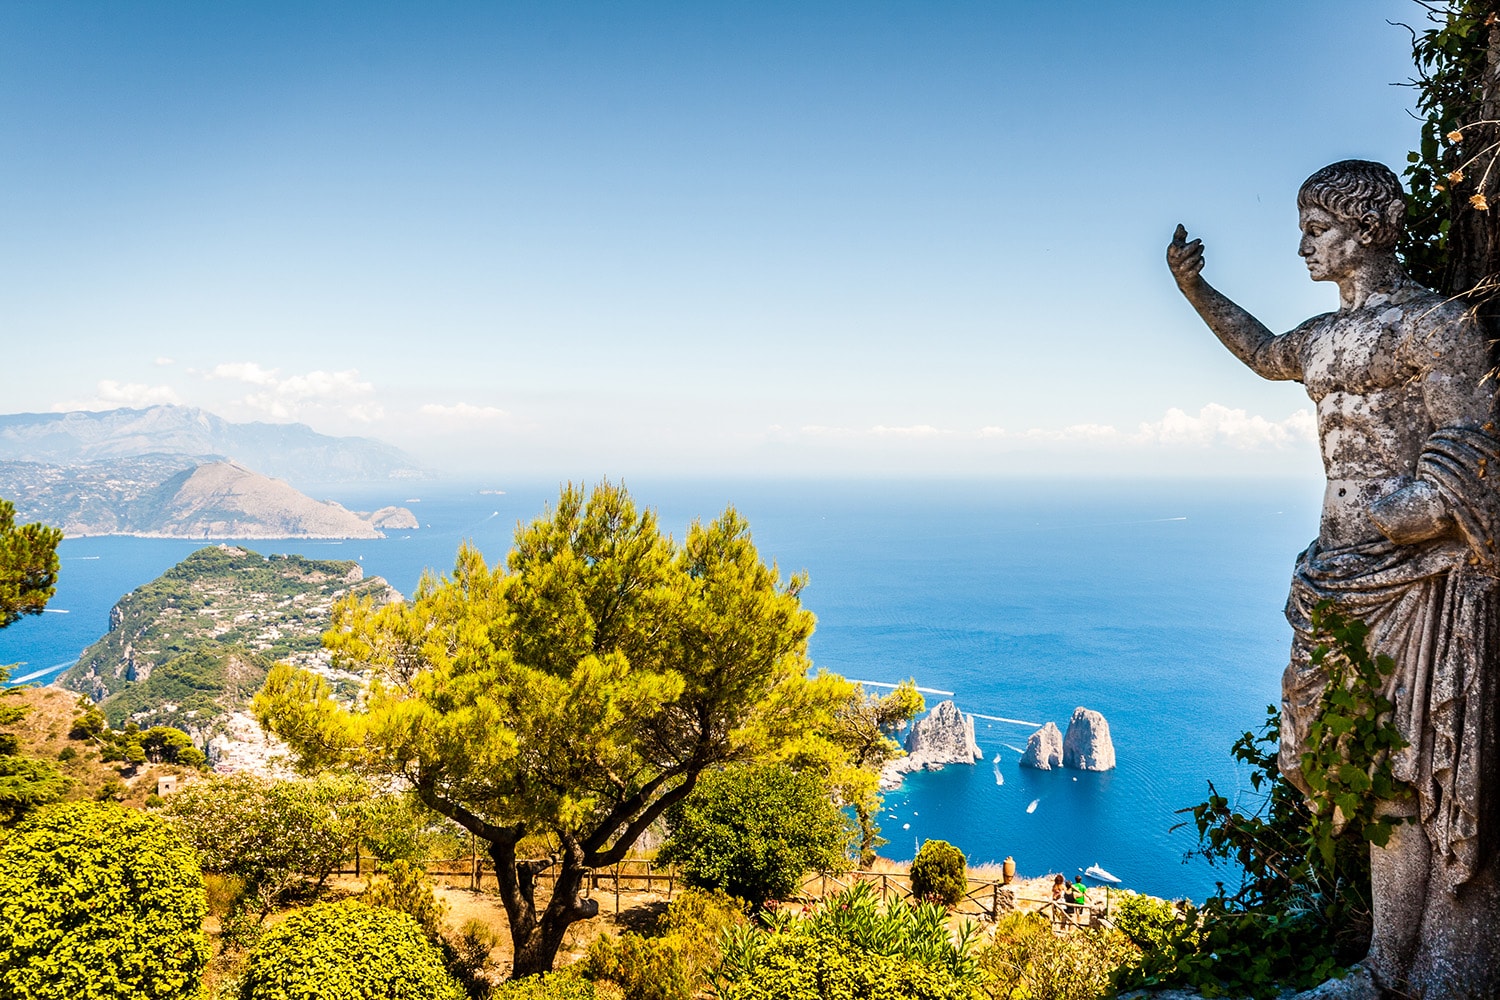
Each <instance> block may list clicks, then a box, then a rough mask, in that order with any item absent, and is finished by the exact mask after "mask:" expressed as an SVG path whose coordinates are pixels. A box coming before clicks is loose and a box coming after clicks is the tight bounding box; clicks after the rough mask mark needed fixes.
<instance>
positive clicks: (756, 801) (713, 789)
mask: <svg viewBox="0 0 1500 1000" xmlns="http://www.w3.org/2000/svg"><path fill="white" fill-rule="evenodd" d="M668 821H669V823H670V825H671V827H672V835H671V837H670V838H669V839H668V840H667V842H666V844H664V845H663V846H662V849H661V851H660V853H659V854H658V855H657V857H658V859H659V860H661V861H665V862H669V863H675V864H678V865H680V866H681V870H682V875H683V878H684V880H685V881H687V883H688V884H689V885H693V886H697V887H699V888H702V889H722V890H724V891H725V892H728V893H729V894H731V895H734V896H738V897H740V898H741V899H744V900H747V901H749V902H750V903H752V904H753V905H756V906H759V905H761V904H762V903H764V902H765V901H766V900H767V899H779V898H781V897H783V896H788V895H791V894H792V893H793V892H794V891H795V890H796V888H797V885H798V883H799V882H800V881H801V879H802V876H803V875H804V874H806V873H807V872H808V871H812V870H816V871H843V870H845V869H847V868H848V866H849V862H848V853H849V842H850V840H851V837H852V834H853V831H852V830H851V828H850V826H849V822H848V820H847V819H846V818H845V817H844V815H843V813H841V812H840V811H839V810H838V809H837V808H836V807H835V806H834V804H833V800H832V798H831V796H830V793H829V791H828V788H827V786H826V785H825V784H824V783H823V782H822V781H821V780H820V779H819V778H818V777H817V776H815V775H813V774H810V773H807V772H797V771H793V770H792V769H791V768H789V767H786V766H785V765H782V764H771V765H764V766H759V767H745V766H737V767H729V768H725V769H724V770H722V771H717V772H714V773H712V774H705V775H704V776H703V778H702V779H701V780H700V781H699V782H698V786H697V787H696V788H695V789H694V790H693V793H692V794H691V795H689V796H688V797H687V798H686V799H684V800H683V801H682V802H681V803H679V804H678V805H677V806H675V807H673V809H672V810H671V813H670V815H669V817H668Z"/></svg>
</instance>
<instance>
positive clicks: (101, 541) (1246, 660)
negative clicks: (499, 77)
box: [0, 480, 1319, 898]
mask: <svg viewBox="0 0 1500 1000" xmlns="http://www.w3.org/2000/svg"><path fill="white" fill-rule="evenodd" d="M629 486H630V488H631V491H632V493H633V494H634V495H635V496H636V498H637V499H638V500H639V501H641V502H643V503H646V504H650V505H652V506H655V507H656V508H657V511H658V514H659V516H660V518H661V522H662V524H663V526H664V527H665V528H666V529H667V530H669V531H671V532H673V533H674V534H676V535H677V537H679V538H680V537H681V536H682V534H683V531H684V529H685V527H686V526H687V524H688V523H689V522H690V521H691V520H692V519H693V518H694V517H703V518H705V519H707V518H711V517H713V516H715V515H716V514H717V513H719V512H720V511H721V510H722V509H723V508H724V506H725V505H726V504H728V503H733V504H734V505H735V506H736V507H737V508H738V509H739V511H740V512H741V513H742V514H744V515H745V516H746V517H747V518H748V519H749V521H750V524H751V527H752V530H753V532H754V535H755V540H756V543H757V545H758V546H759V548H760V551H761V554H762V555H763V557H765V558H767V559H774V560H775V561H776V562H778V563H779V565H780V567H781V569H782V570H783V571H784V572H788V573H789V572H793V571H798V570H806V571H807V572H808V573H809V574H810V576H811V584H810V586H809V587H808V588H807V590H806V591H805V592H804V595H803V599H804V602H805V604H806V605H807V606H808V607H809V608H811V609H812V610H813V611H814V612H816V614H817V615H818V628H817V632H816V634H815V635H814V637H813V641H812V655H813V660H814V662H815V663H816V664H817V665H818V666H819V667H822V668H825V669H828V670H832V671H835V672H838V673H841V674H844V675H846V676H848V677H852V678H856V679H862V680H869V681H882V682H896V681H899V680H902V679H904V678H907V677H914V678H916V680H917V682H918V684H920V685H921V686H923V687H927V688H934V689H938V690H943V691H952V692H955V693H956V695H957V701H958V704H959V707H960V708H962V709H963V710H964V711H966V712H975V713H980V714H984V715H993V716H1001V717H1005V718H1010V719H1019V720H1025V721H1028V722H1038V723H1040V722H1045V721H1047V720H1051V721H1054V722H1056V723H1057V724H1058V726H1059V728H1065V727H1066V725H1067V721H1068V718H1069V716H1070V715H1071V714H1072V711H1073V709H1074V707H1075V706H1078V705H1083V706H1086V707H1088V708H1093V709H1097V710H1098V711H1100V712H1103V713H1104V715H1105V716H1106V718H1108V720H1109V723H1110V729H1111V732H1112V735H1113V738H1114V743H1115V748H1116V751H1117V755H1118V759H1119V766H1118V768H1117V769H1116V770H1115V771H1113V772H1110V773H1106V774H1080V773H1076V772H1071V771H1060V772H1050V773H1048V772H1036V771H1029V770H1026V769H1023V768H1020V767H1019V766H1017V763H1016V760H1017V757H1018V754H1017V753H1016V752H1015V750H1014V749H1012V748H1019V747H1024V746H1025V744H1026V738H1027V736H1028V735H1029V733H1030V731H1031V728H1030V727H1028V726H1021V725H1014V724H1010V723H1002V722H987V721H984V720H979V721H978V722H977V726H978V739H979V744H980V747H981V749H982V750H983V751H984V753H985V758H986V759H985V761H984V762H983V763H980V764H977V765H975V766H974V767H949V768H947V769H945V770H943V771H941V772H933V773H927V774H918V775H913V776H910V777H908V779H907V781H906V784H905V785H904V787H903V788H902V789H901V790H900V791H898V792H894V793H891V794H890V795H888V796H887V809H886V810H884V811H883V812H882V824H883V826H884V832H885V835H886V837H888V838H889V840H890V841H891V843H890V845H889V846H888V847H886V848H885V849H884V852H883V853H885V854H887V855H888V856H892V857H896V858H909V857H911V855H912V853H913V851H914V850H915V845H916V844H917V843H918V842H919V841H921V840H923V839H927V838H941V839H945V840H948V841H951V842H953V843H955V844H957V845H958V846H959V847H960V848H962V849H963V850H964V852H965V853H966V854H968V855H969V857H970V858H971V859H972V860H974V861H986V860H994V861H999V860H1001V859H1003V858H1005V857H1006V856H1012V857H1014V858H1015V859H1016V862H1017V865H1018V867H1019V870H1020V871H1021V873H1022V874H1042V873H1045V872H1048V871H1063V872H1067V873H1070V874H1071V873H1072V872H1073V871H1074V870H1075V869H1077V868H1082V867H1085V866H1087V865H1089V864H1092V863H1095V862H1097V863H1099V864H1101V865H1103V866H1104V867H1105V868H1107V869H1109V870H1110V871H1112V872H1114V873H1115V874H1116V875H1118V876H1120V877H1121V878H1123V879H1124V880H1125V882H1126V884H1127V885H1130V886H1132V887H1135V888H1138V889H1141V890H1143V891H1147V892H1151V893H1155V894H1159V895H1166V896H1191V897H1194V898H1202V897H1203V896H1205V895H1207V894H1208V893H1209V892H1211V891H1212V889H1213V882H1214V880H1215V878H1216V877H1223V876H1222V875H1216V873H1215V871H1214V870H1213V869H1210V868H1209V867H1208V866H1207V865H1205V864H1204V863H1202V862H1200V861H1194V862H1192V863H1188V864H1184V863H1183V860H1182V858H1183V854H1184V852H1186V851H1187V850H1189V849H1190V848H1191V847H1192V846H1193V844H1194V837H1193V836H1192V835H1191V834H1190V833H1189V832H1188V831H1186V830H1179V831H1177V832H1176V833H1173V832H1170V828H1171V827H1172V826H1173V825H1174V824H1175V823H1178V822H1180V821H1181V820H1182V818H1183V817H1182V816H1180V815H1177V814H1176V812H1175V811H1176V810H1178V809H1181V808H1183V807H1185V806H1188V805H1191V804H1192V803H1195V802H1197V801H1200V800H1201V799H1202V798H1203V797H1204V795H1205V793H1206V784H1205V782H1206V781H1208V780H1213V781H1214V782H1215V783H1216V784H1217V785H1218V787H1219V789H1220V790H1221V791H1224V792H1228V791H1229V790H1230V789H1239V788H1240V787H1241V786H1242V785H1244V784H1245V782H1244V781H1243V780H1242V776H1241V775H1240V774H1238V773H1237V772H1236V770H1235V768H1234V766H1233V763H1232V762H1231V761H1230V759H1229V757H1228V748H1229V746H1230V744H1231V743H1232V742H1233V740H1234V739H1235V738H1236V737H1237V736H1238V735H1239V734H1240V733H1241V732H1242V731H1244V730H1246V729H1250V728H1253V727H1255V726H1257V725H1258V724H1259V723H1260V721H1261V719H1262V718H1263V717H1264V709H1265V706H1266V705H1267V704H1269V703H1270V702H1273V701H1275V700H1276V698H1277V692H1278V685H1279V678H1280V673H1281V669H1282V667H1283V665H1284V663H1285V656H1286V649H1287V644H1288V642H1289V640H1290V631H1289V629H1288V627H1287V625H1286V623H1285V621H1284V619H1283V618H1282V615H1281V608H1282V604H1283V602H1284V601H1285V596H1286V583H1287V579H1288V577H1289V574H1290V569H1291V563H1292V558H1293V556H1294V555H1295V553H1296V552H1297V551H1298V550H1299V549H1300V548H1301V547H1302V546H1303V545H1305V543H1306V541H1307V540H1308V539H1309V538H1311V537H1312V536H1313V535H1314V534H1315V533H1316V527H1317V504H1318V499H1319V484H1318V483H1317V482H1315V481H1307V480H1301V481H1278V482H1253V483H1252V482H1203V481H1192V482H1165V483H1164V482H1154V483H1142V484H1119V483H1108V484H1106V483H1099V482H1085V481H1074V482H1057V481H1054V482H1031V481H1021V482H1006V481H991V482H975V481H968V482H938V481H915V482H905V481H892V482H861V483H852V482H774V483H769V482H749V481H742V482H728V483H725V482H719V483H696V482H673V481H659V482H652V481H641V480H631V481H630V482H629ZM504 488H505V489H506V490H507V492H506V493H505V494H504V495H482V494H480V493H479V492H478V489H477V488H474V487H458V486H436V485H433V484H421V485H412V486H407V487H399V486H398V487H395V488H394V489H392V488H390V487H381V488H380V489H379V490H352V489H348V488H338V489H328V490H324V491H313V492H314V494H315V495H317V496H320V497H324V496H326V497H330V498H333V499H337V500H339V501H340V502H341V503H344V504H345V505H346V506H349V507H351V508H354V509H365V510H368V509H371V508H373V507H376V506H381V505H384V504H387V503H393V502H394V503H402V502H403V501H406V500H407V499H409V498H410V499H415V498H420V502H419V503H409V504H407V506H409V507H410V508H411V509H412V510H413V511H414V512H415V513H416V514H417V515H418V517H419V518H420V520H421V521H422V522H423V528H422V529H420V530H418V531H413V532H392V533H391V537H389V538H385V539H381V540H377V541H361V542H355V541H349V542H287V541H274V542H248V543H245V544H247V545H248V546H249V547H251V548H253V549H255V550H256V551H260V552H299V553H302V554H304V555H307V556H312V557H322V558H339V559H359V560H360V561H361V562H362V563H363V565H364V566H365V568H366V571H367V572H368V573H371V574H378V575H381V576H384V577H385V578H386V579H387V580H389V581H390V582H391V583H393V584H394V585H395V586H396V587H398V588H399V589H400V590H402V591H403V592H405V593H410V592H411V591H412V589H413V588H414V586H415V584H416V582H417V580H418V578H419V577H420V575H421V573H422V571H423V569H425V568H429V567H430V568H433V569H437V570H440V571H441V570H445V569H447V568H448V567H449V566H451V563H452V560H453V554H454V552H455V551H456V549H457V546H458V544H459V542H460V541H462V540H464V539H468V540H471V541H473V542H474V543H475V544H477V545H478V546H479V547H480V549H481V550H482V551H483V552H484V553H485V555H486V556H487V557H488V558H489V559H490V561H492V562H494V561H496V560H498V559H500V558H502V557H503V555H504V554H505V552H506V550H507V548H508V546H509V543H510V538H511V536H512V534H513V532H514V530H515V526H516V523H517V521H519V520H522V519H530V518H532V517H534V516H536V515H538V514H539V513H540V512H541V510H542V507H543V505H544V504H545V503H547V502H548V501H549V500H551V499H554V498H555V496H556V492H557V487H556V484H544V485H532V486H526V485H514V484H509V483H506V484H504ZM403 489H404V490H408V491H410V492H401V491H402V490H403ZM196 547H197V544H195V543H192V542H185V541H166V540H161V539H136V538H84V539H69V540H67V541H65V542H64V543H63V546H62V550H61V555H62V560H63V562H62V567H63V568H62V575H61V577H60V580H59V584H58V593H57V597H56V598H55V599H54V600H53V602H52V607H53V608H55V609H58V610H59V611H66V612H67V614H56V613H49V614H43V615H41V616H38V617H36V618H30V619H27V620H25V621H23V622H20V623H18V624H16V625H14V626H12V627H11V628H8V629H6V630H4V631H3V632H0V663H14V662H17V661H20V662H21V664H22V665H21V666H19V667H18V668H17V669H16V670H15V671H14V676H15V678H21V677H25V676H27V675H32V674H40V676H39V677H38V678H37V680H38V681H39V682H45V681H46V680H48V679H50V677H52V676H55V674H56V672H57V671H58V670H60V669H61V667H62V666H64V665H66V664H67V663H69V662H71V660H72V659H73V658H75V657H76V656H77V654H78V652H79V651H80V650H81V649H83V647H85V646H86V645H88V644H89V643H90V642H92V641H94V640H95V639H97V638H98V637H99V636H100V635H101V634H103V632H104V631H105V629H106V628H107V627H108V613H109V608H110V606H111V605H112V604H113V603H114V602H115V601H116V600H117V599H118V598H119V597H120V596H121V595H122V594H124V593H125V592H127V591H129V590H130V589H132V588H134V587H137V586H139V585H141V584H143V583H145V582H147V581H149V580H151V579H153V578H154V577H156V576H157V575H159V574H160V573H161V572H162V571H164V570H165V569H167V568H168V567H170V566H172V565H173V564H174V563H176V562H177V561H179V560H180V559H182V558H183V557H184V556H186V555H187V554H188V553H189V552H191V551H193V550H194V549H195V548H196ZM928 699H929V702H933V701H936V700H939V698H938V696H932V695H929V696H928ZM997 755H998V759H999V763H998V765H997V764H996V763H995V759H996V756H997ZM1002 782H1003V783H1002ZM1246 794H1248V793H1246ZM1033 802H1034V803H1035V807H1034V809H1033V810H1032V811H1031V812H1028V811H1027V808H1028V806H1030V805H1031V804H1032V803H1033ZM889 813H894V814H896V818H895V819H890V818H886V816H887V814H889Z"/></svg>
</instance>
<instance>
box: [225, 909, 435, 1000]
mask: <svg viewBox="0 0 1500 1000" xmlns="http://www.w3.org/2000/svg"><path fill="white" fill-rule="evenodd" d="M462 996H463V991H462V990H461V989H460V988H459V985H458V983H456V982H455V981H454V979H453V977H452V976H450V975H449V974H448V971H447V970H446V969H445V968H444V967H443V959H442V956H441V955H440V954H439V953H438V949H437V948H436V947H435V946H434V945H433V943H432V942H431V941H429V940H427V938H426V936H425V935H423V933H422V929H421V928H420V927H418V926H417V922H416V921H415V920H413V919H412V918H411V917H410V916H409V915H408V914H405V913H396V912H394V911H392V910H386V909H382V908H379V907H374V906H366V905H364V904H363V903H358V902H355V901H353V900H345V901H344V902H341V903H318V904H315V905H313V906H310V907H308V908H307V909H305V910H299V911H298V912H296V913H294V914H292V915H291V916H289V917H287V918H286V920H284V921H282V922H281V923H279V924H277V925H276V926H275V927H272V928H271V929H270V930H268V931H266V932H265V933H264V934H262V935H261V938H260V941H259V943H257V944H256V946H255V948H254V950H252V951H251V952H250V955H249V957H248V958H247V959H246V961H245V971H244V978H243V979H242V980H241V983H240V1000H308V998H314V997H315V998H317V1000H385V998H388V997H401V998H403V1000H460V998H461V997H462Z"/></svg>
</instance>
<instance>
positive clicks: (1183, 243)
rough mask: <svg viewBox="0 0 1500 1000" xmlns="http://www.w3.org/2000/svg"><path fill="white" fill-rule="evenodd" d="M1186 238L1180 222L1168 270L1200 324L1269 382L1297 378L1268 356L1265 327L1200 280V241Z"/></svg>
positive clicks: (1169, 247) (1270, 336)
mask: <svg viewBox="0 0 1500 1000" xmlns="http://www.w3.org/2000/svg"><path fill="white" fill-rule="evenodd" d="M1187 235H1188V233H1187V229H1186V227H1184V226H1183V225H1182V223H1180V222H1179V223H1178V224H1177V231H1176V232H1175V233H1173V234H1172V242H1171V243H1168V244H1167V267H1168V269H1170V270H1171V272H1172V277H1173V278H1175V279H1176V280H1177V287H1178V288H1179V289H1180V290H1181V291H1182V294H1183V297H1184V298H1186V299H1187V300H1188V302H1189V303H1191V304H1192V306H1193V308H1194V309H1196V310H1198V315H1199V316H1201V317H1203V322H1205V323H1207V324H1208V328H1209V329H1210V330H1212V331H1213V332H1214V335H1215V336H1217V337H1218V338H1219V340H1221V341H1222V342H1223V344H1224V346H1225V347H1227V348H1229V350H1230V351H1232V352H1233V353H1234V356H1235V357H1237V358H1239V359H1240V360H1241V361H1243V362H1244V363H1245V364H1247V365H1249V366H1250V369H1251V370H1252V371H1254V372H1255V373H1256V374H1257V375H1259V376H1261V377H1262V378H1269V379H1295V378H1298V377H1299V374H1300V373H1298V372H1295V371H1289V370H1288V369H1287V367H1286V366H1285V365H1282V364H1278V363H1277V359H1273V358H1271V357H1268V356H1267V349H1268V348H1269V347H1270V345H1271V344H1272V342H1274V341H1275V339H1276V337H1275V335H1274V334H1272V333H1271V331H1270V330H1268V329H1266V326H1265V324H1264V323H1262V322H1261V321H1260V320H1258V319H1256V318H1255V317H1254V316H1252V315H1250V313H1248V312H1247V311H1245V310H1244V309H1243V308H1241V307H1240V306H1238V305H1236V304H1235V303H1234V302H1233V301H1232V300H1230V298H1229V297H1228V296H1227V295H1225V294H1224V293H1223V292H1220V291H1219V290H1218V289H1217V288H1215V287H1214V286H1213V285H1210V284H1209V283H1208V282H1207V281H1205V280H1203V241H1202V240H1201V239H1195V240H1192V241H1189V240H1188V238H1187Z"/></svg>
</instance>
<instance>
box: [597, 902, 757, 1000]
mask: <svg viewBox="0 0 1500 1000" xmlns="http://www.w3.org/2000/svg"><path fill="white" fill-rule="evenodd" d="M744 921H745V918H744V915H743V913H742V912H741V910H740V907H739V904H738V903H737V902H736V901H735V900H734V899H733V898H732V897H730V896H728V895H726V894H725V893H723V892H704V891H701V890H695V889H688V890H687V891H685V892H683V893H682V895H680V896H678V897H677V898H676V899H674V900H673V901H672V904H671V906H670V907H668V908H667V912H666V913H665V914H664V915H663V917H662V920H661V923H660V924H659V926H658V927H657V930H658V932H659V934H658V936H655V937H647V936H644V935H641V934H637V933H635V932H634V931H627V932H626V933H624V934H622V935H620V936H619V937H615V936H614V935H612V934H604V935H602V936H601V937H599V938H598V939H596V940H595V941H594V943H593V944H592V945H590V946H589V952H588V957H586V958H585V959H584V961H583V962H582V963H581V965H582V967H583V970H584V974H585V975H586V976H588V977H589V978H591V979H596V980H603V981H605V982H610V983H614V984H615V985H617V986H619V987H620V991H621V992H622V993H623V994H624V997H625V1000H692V998H693V997H694V996H696V995H697V994H698V992H699V991H700V990H701V989H702V987H703V986H704V985H705V982H706V979H705V975H706V973H707V971H708V970H709V969H711V968H713V967H714V966H716V965H718V963H719V938H720V937H721V936H722V935H723V932H724V931H725V930H726V929H727V928H729V927H732V926H735V925H737V924H743V923H744Z"/></svg>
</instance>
